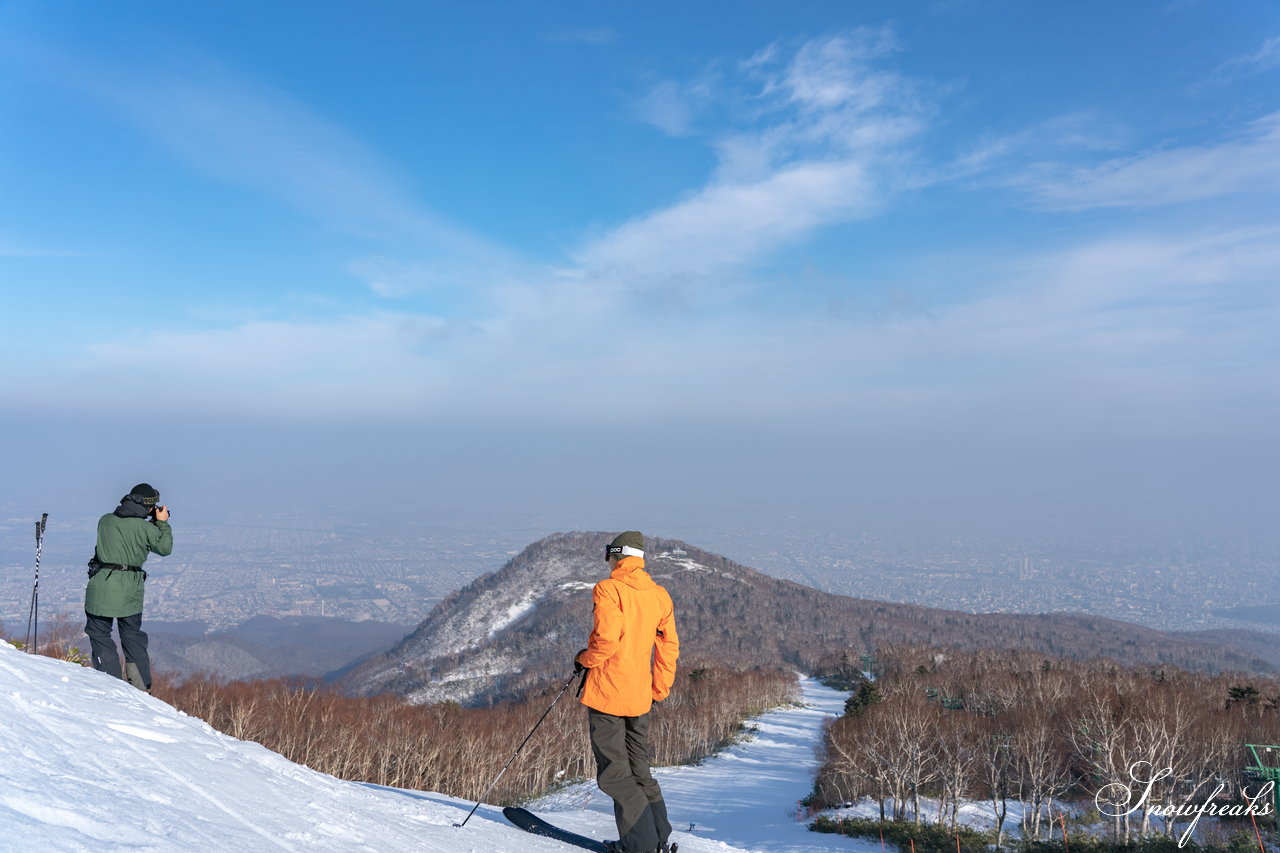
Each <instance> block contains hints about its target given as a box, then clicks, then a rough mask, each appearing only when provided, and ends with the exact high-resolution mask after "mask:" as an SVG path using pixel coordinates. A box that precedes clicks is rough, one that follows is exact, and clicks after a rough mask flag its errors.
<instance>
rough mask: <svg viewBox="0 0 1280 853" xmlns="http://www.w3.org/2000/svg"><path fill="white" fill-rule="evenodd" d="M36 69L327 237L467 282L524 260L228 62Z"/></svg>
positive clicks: (366, 149)
mask: <svg viewBox="0 0 1280 853" xmlns="http://www.w3.org/2000/svg"><path fill="white" fill-rule="evenodd" d="M40 61H42V62H44V63H45V68H47V69H49V73H50V75H55V76H58V77H60V78H61V79H62V80H64V81H65V82H66V83H67V84H69V85H70V86H72V87H74V88H77V89H80V90H82V91H85V92H88V93H90V94H91V95H92V96H94V97H96V98H97V99H98V100H100V101H102V102H104V103H107V104H109V105H111V106H113V107H115V108H116V109H117V110H119V111H120V112H122V113H123V114H124V115H125V116H126V117H128V118H129V119H130V120H132V121H133V122H135V123H136V124H137V125H138V126H139V127H141V128H142V129H143V130H144V131H145V132H146V133H148V134H149V135H150V136H151V137H152V138H153V139H155V140H156V141H157V142H158V143H159V144H160V145H161V146H163V147H164V148H166V149H167V150H168V151H170V152H171V153H172V154H173V155H174V156H175V157H177V158H178V159H179V160H181V161H183V162H185V163H187V164H189V165H190V166H193V167H194V168H195V169H197V170H198V171H199V172H200V173H202V174H204V175H206V176H210V177H212V178H214V179H216V180H220V181H225V182H229V183H232V184H235V185H238V186H241V187H244V188H246V189H248V190H250V191H252V192H255V193H259V194H261V195H263V196H265V197H266V198H268V199H270V200H271V201H273V202H274V203H276V204H279V205H282V206H284V207H287V208H290V209H292V210H294V211H296V212H298V213H299V214H301V215H303V216H305V217H307V218H309V219H312V220H314V221H317V222H319V223H321V224H323V225H324V226H326V227H328V228H332V229H334V230H336V231H339V232H343V233H344V234H346V235H350V236H354V237H356V238H357V239H363V240H366V241H373V242H378V243H381V244H394V245H397V246H400V247H407V248H405V251H406V252H407V253H409V254H411V255H412V256H413V257H415V258H417V259H418V261H417V262H418V263H421V264H430V265H432V266H433V267H436V268H447V269H453V270H457V271H458V273H459V277H460V278H462V279H464V280H474V279H475V278H476V277H477V275H478V274H479V272H478V271H480V270H489V271H493V270H495V269H502V268H504V267H505V268H515V267H518V266H519V265H520V263H521V261H520V259H519V258H517V257H516V256H515V254H514V253H513V252H511V251H510V250H509V249H507V248H506V247H504V246H502V245H500V244H497V243H495V242H494V241H492V240H489V239H487V238H485V237H483V236H481V235H479V234H476V233H474V232H472V231H470V230H468V229H466V228H463V227H461V226H459V225H457V224H456V223H453V222H450V221H449V220H447V219H446V218H445V217H442V216H440V215H439V214H438V213H436V212H434V211H433V210H431V209H430V208H429V207H428V206H427V205H424V204H422V203H421V202H419V201H418V200H417V199H415V198H413V197H412V196H411V195H410V194H409V193H408V192H406V190H405V189H404V187H405V185H406V183H407V182H406V181H405V180H404V179H403V177H402V176H401V175H399V174H397V170H396V169H395V167H393V166H392V165H391V164H390V163H388V162H387V161H386V160H385V158H383V157H382V156H381V155H380V154H379V153H378V152H377V151H376V150H375V149H374V148H373V147H371V146H370V145H369V144H368V143H367V142H366V141H364V140H362V139H360V138H359V137H357V136H356V135H355V134H353V133H351V132H350V131H348V130H347V129H346V128H345V127H343V126H341V125H340V124H337V123H335V122H333V121H331V120H329V119H327V118H325V117H324V116H322V115H319V114H318V113H316V112H315V111H313V110H312V109H311V108H309V107H308V106H307V105H306V104H304V103H302V102H301V101H299V100H298V99H297V98H294V97H292V96H291V95H289V94H287V93H285V92H282V91H279V90H277V89H274V88H271V87H269V86H266V85H263V84H260V83H258V82H256V81H253V80H250V79H246V78H243V77H241V76H239V75H236V74H234V73H232V72H231V71H229V70H228V69H227V68H226V67H225V66H223V65H222V64H220V63H217V62H213V61H210V60H206V59H203V58H201V57H200V56H198V55H196V54H191V53H185V54H183V55H182V56H180V57H178V58H174V59H171V60H170V61H169V62H159V61H157V62H153V63H152V64H150V65H148V66H147V67H143V68H136V69H130V70H127V71H126V70H120V69H118V68H116V67H113V66H112V65H110V64H109V63H107V62H105V61H95V60H94V59H92V58H90V57H77V58H76V59H74V60H72V59H66V58H63V59H62V60H61V61H60V60H59V59H58V58H57V53H56V52H55V51H45V52H43V53H42V54H41V59H40ZM371 286H372V285H371Z"/></svg>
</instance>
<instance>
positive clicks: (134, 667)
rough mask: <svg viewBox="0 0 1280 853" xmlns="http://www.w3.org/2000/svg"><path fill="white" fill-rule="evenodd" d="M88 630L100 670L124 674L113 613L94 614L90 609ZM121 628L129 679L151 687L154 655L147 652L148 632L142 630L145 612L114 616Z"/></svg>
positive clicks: (112, 673)
mask: <svg viewBox="0 0 1280 853" xmlns="http://www.w3.org/2000/svg"><path fill="white" fill-rule="evenodd" d="M84 615H85V623H84V632H85V633H86V634H88V635H89V647H90V652H91V654H92V656H93V668H94V669H96V670H98V671H99V672H105V673H108V674H110V675H114V676H115V677H116V678H124V675H123V674H121V672H120V653H119V652H117V651H116V641H115V640H114V639H113V638H112V636H111V622H112V621H113V620H112V618H111V617H110V616H94V615H93V614H92V613H88V612H86V613H85V614H84ZM114 621H115V622H116V624H117V625H118V626H119V628H120V645H121V646H122V647H123V648H124V659H125V662H126V666H127V667H128V676H129V678H128V681H129V683H130V684H132V685H133V686H134V687H136V688H138V689H139V690H150V689H151V657H150V656H149V655H148V654H147V635H146V633H145V632H144V631H143V630H142V614H141V613H135V614H134V615H132V616H121V617H119V618H118V619H115V620H114Z"/></svg>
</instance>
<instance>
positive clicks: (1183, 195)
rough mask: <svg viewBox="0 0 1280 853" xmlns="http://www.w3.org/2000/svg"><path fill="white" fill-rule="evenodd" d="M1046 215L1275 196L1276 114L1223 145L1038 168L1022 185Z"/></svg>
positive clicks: (1278, 187)
mask: <svg viewBox="0 0 1280 853" xmlns="http://www.w3.org/2000/svg"><path fill="white" fill-rule="evenodd" d="M1021 183H1022V184H1023V186H1024V187H1025V188H1026V189H1027V190H1028V191H1030V192H1031V194H1032V195H1033V197H1034V198H1035V199H1036V200H1037V203H1038V204H1039V205H1041V206H1042V207H1044V208H1046V209H1049V210H1086V209H1089V208H1100V207H1155V206H1159V205H1168V204H1179V203H1183V202H1189V201H1199V200H1202V199H1207V198H1213V197H1217V196H1224V195H1233V194H1239V193H1274V192H1276V191H1280V113H1272V114H1270V115H1268V116H1264V117H1263V118H1261V119H1258V120H1257V121H1255V122H1253V123H1252V124H1251V125H1249V127H1248V128H1247V130H1246V131H1245V132H1244V133H1242V134H1240V135H1239V136H1238V137H1237V138H1234V139H1230V140H1227V141H1225V142H1217V143H1212V144H1204V145H1191V146H1184V147H1179V148H1170V149H1166V150H1160V151H1152V152H1149V153H1146V154H1142V155H1139V156H1136V157H1126V158H1118V159H1114V160H1111V161H1108V162H1106V163H1103V164H1101V165H1099V166H1094V167H1091V168H1084V169H1076V170H1073V171H1070V172H1068V173H1066V174H1062V173H1061V170H1060V169H1058V168H1056V167H1053V166H1043V167H1041V168H1040V169H1039V170H1037V172H1035V173H1033V174H1031V175H1030V176H1028V177H1026V178H1024V179H1022V181H1021Z"/></svg>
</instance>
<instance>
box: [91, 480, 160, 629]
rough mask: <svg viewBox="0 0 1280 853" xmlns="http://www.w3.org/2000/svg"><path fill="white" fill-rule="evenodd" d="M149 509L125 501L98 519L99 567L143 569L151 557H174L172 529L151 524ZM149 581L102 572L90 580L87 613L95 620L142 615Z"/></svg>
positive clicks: (136, 575)
mask: <svg viewBox="0 0 1280 853" xmlns="http://www.w3.org/2000/svg"><path fill="white" fill-rule="evenodd" d="M147 511H148V508H147V507H144V506H142V504H140V503H136V502H135V501H131V500H130V499H129V498H126V499H125V500H124V501H122V502H121V503H120V506H119V508H118V509H116V511H115V512H110V513H107V514H106V515H104V516H103V517H102V518H100V519H98V546H97V548H96V549H95V551H94V556H95V557H97V559H98V562H99V563H112V564H117V565H121V566H141V565H142V564H143V563H144V562H146V559H147V555H148V554H157V555H159V556H161V557H167V556H168V555H169V554H171V553H173V528H171V527H170V526H169V522H167V521H149V520H148V519H147ZM145 584H146V577H145V576H144V575H143V573H142V572H129V571H121V570H119V569H101V570H99V571H98V572H96V573H95V574H94V575H93V577H91V578H89V585H88V586H87V587H86V588H85V591H84V610H85V612H86V613H90V614H92V615H94V616H111V617H120V616H133V615H134V614H135V613H141V612H142V598H143V591H144V586H145Z"/></svg>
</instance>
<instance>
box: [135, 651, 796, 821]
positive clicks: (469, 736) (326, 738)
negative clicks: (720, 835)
mask: <svg viewBox="0 0 1280 853" xmlns="http://www.w3.org/2000/svg"><path fill="white" fill-rule="evenodd" d="M681 676H682V677H680V678H679V679H678V680H677V686H676V689H675V690H673V691H672V694H671V696H670V697H669V698H668V699H667V700H666V701H665V702H663V703H660V704H658V705H656V706H655V710H654V714H653V718H652V722H651V728H650V739H651V741H652V748H653V757H654V763H655V764H681V763H686V762H691V761H697V760H698V759H700V758H703V757H705V756H707V755H709V754H711V753H712V752H713V751H715V749H716V748H717V747H719V746H721V745H722V744H724V743H726V742H727V741H729V740H731V739H732V738H734V737H735V736H737V734H738V733H739V731H740V729H741V726H742V723H743V721H745V720H746V719H747V718H748V717H750V716H753V715H755V714H758V713H760V712H762V711H764V710H766V709H768V708H771V707H776V706H778V705H781V704H785V703H786V702H789V701H792V700H793V699H794V697H795V690H796V685H795V678H794V676H793V675H792V674H790V673H784V672H782V671H780V670H768V671H766V670H753V671H736V672H735V671H730V670H722V669H710V668H699V667H693V668H685V669H684V670H683V671H682V673H681ZM561 686H563V684H562V685H561ZM576 686H577V682H576V681H575V682H574V684H573V685H572V686H571V687H570V690H569V691H568V692H566V693H565V695H564V696H563V697H561V699H560V700H559V702H558V703H557V704H556V706H555V708H554V710H553V711H552V712H551V714H550V715H548V716H547V719H546V721H545V722H543V723H542V725H541V727H540V728H539V729H538V731H537V734H536V735H535V736H534V738H533V739H532V740H530V742H529V744H528V746H526V747H525V748H524V750H523V751H522V752H521V754H520V757H519V758H518V759H517V760H516V761H515V762H514V763H513V764H512V765H511V768H510V769H509V770H508V771H507V772H506V773H505V774H504V775H503V777H502V780H501V782H500V783H499V785H498V787H497V788H495V789H494V791H493V792H492V793H491V794H490V795H489V796H488V797H487V800H488V801H489V802H495V803H501V804H509V803H515V802H519V801H521V800H523V799H526V798H528V797H530V796H533V795H535V794H537V793H539V792H542V791H545V790H547V789H549V788H552V787H554V786H555V785H557V784H558V783H560V782H563V781H570V780H574V779H580V778H584V777H591V776H593V775H594V774H595V766H594V764H593V760H592V758H591V748H590V744H589V743H588V741H587V726H586V711H585V710H584V709H583V707H582V705H580V704H579V703H578V702H577V701H576V700H575V698H574V696H573V690H574V689H575V688H576ZM558 692H559V687H557V688H554V689H549V690H547V691H545V692H542V693H540V694H536V695H532V696H529V697H527V698H526V699H525V700H523V701H519V702H511V703H507V704H503V705H497V706H494V707H490V708H461V707H459V706H458V705H456V704H454V703H441V704H433V705H421V706H413V705H409V704H407V703H406V702H405V701H404V700H403V699H400V698H398V697H393V696H378V697H372V698H352V697H347V696H342V695H341V694H338V693H336V692H326V691H320V690H315V689H310V688H307V687H302V686H298V685H296V684H291V683H290V682H289V681H288V680H283V679H277V680H268V681H249V682H233V683H230V684H222V683H218V682H215V681H212V680H209V679H203V678H188V679H186V680H185V681H183V682H182V683H181V684H168V683H163V682H162V681H157V684H156V688H155V694H156V695H157V696H159V697H160V698H161V699H163V700H165V701H166V702H169V703H170V704H172V705H173V706H174V707H176V708H179V709H180V710H182V711H185V712H186V713H188V714H191V715H192V716H196V717H199V718H200V719H202V720H205V721H206V722H208V723H209V724H210V725H212V726H213V727H214V728H216V729H218V730H219V731H222V732H225V733H227V734H229V735H231V736H233V737H237V738H241V739H244V740H252V741H257V742H258V743H261V744H262V745H263V746H266V747H267V748H268V749H271V750H273V751H275V752H278V753H280V754H281V755H283V756H285V757H286V758H288V759H289V760H290V761H294V762H297V763H299V764H304V765H306V766H308V767H311V768H313V769H315V770H320V771H322V772H325V773H329V774H331V775H333V776H337V777H339V778H341V779H350V780H354V781H360V782H372V783H374V784H378V785H389V786H393V787H398V788H415V789H420V790H429V791H438V792H440V793H444V794H449V795H451V796H456V797H462V798H464V799H478V798H479V797H480V796H481V795H482V794H483V793H484V791H485V788H486V787H488V785H489V783H490V782H492V781H493V779H494V777H496V776H497V775H498V772H499V771H500V770H501V769H502V766H503V764H505V763H506V761H507V759H508V758H510V757H511V754H512V753H513V751H514V750H515V749H516V747H517V746H519V744H520V742H521V741H522V740H523V739H524V737H525V735H526V734H528V732H529V731H530V730H531V729H532V728H533V726H534V724H535V723H537V721H538V718H539V717H540V716H541V715H542V713H543V712H544V711H546V709H547V707H548V706H549V705H550V704H551V702H552V700H553V699H555V696H556V693H558Z"/></svg>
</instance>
